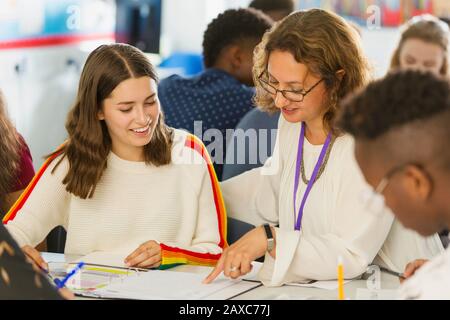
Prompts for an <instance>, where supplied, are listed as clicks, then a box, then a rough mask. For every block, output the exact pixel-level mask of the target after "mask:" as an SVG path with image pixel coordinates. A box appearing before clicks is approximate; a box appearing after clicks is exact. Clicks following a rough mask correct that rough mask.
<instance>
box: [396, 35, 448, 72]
mask: <svg viewBox="0 0 450 320" xmlns="http://www.w3.org/2000/svg"><path fill="white" fill-rule="evenodd" d="M444 61H445V52H444V50H442V48H441V47H440V46H438V45H437V44H433V43H429V42H425V41H423V40H420V39H414V38H412V39H408V40H406V41H405V43H404V44H403V46H402V49H401V51H400V67H401V68H402V69H412V70H421V71H424V72H432V73H434V74H436V75H440V72H441V69H442V67H443V65H444Z"/></svg>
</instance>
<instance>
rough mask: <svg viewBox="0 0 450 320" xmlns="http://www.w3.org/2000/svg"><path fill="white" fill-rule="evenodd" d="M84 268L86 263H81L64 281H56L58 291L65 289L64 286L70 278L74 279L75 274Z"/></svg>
mask: <svg viewBox="0 0 450 320" xmlns="http://www.w3.org/2000/svg"><path fill="white" fill-rule="evenodd" d="M83 266H84V262H80V263H78V264H77V265H76V267H75V268H73V269H72V271H70V272H69V273H68V274H67V275H66V276H65V277H64V279H62V280H59V279H55V280H54V282H55V284H56V287H57V288H58V289H61V288H62V287H64V286H65V285H66V282H67V281H68V280H69V279H70V278H72V277H73V276H74V275H75V273H77V272H78V271H80V269H81V268H83Z"/></svg>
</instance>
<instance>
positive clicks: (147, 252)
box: [125, 240, 161, 268]
mask: <svg viewBox="0 0 450 320" xmlns="http://www.w3.org/2000/svg"><path fill="white" fill-rule="evenodd" d="M125 264H126V265H127V266H129V267H138V268H157V267H159V266H160V265H161V246H160V245H159V243H158V242H156V241H154V240H150V241H147V242H144V243H143V244H141V245H140V246H139V247H138V248H137V249H136V250H134V251H133V252H132V253H131V254H130V255H129V256H128V257H126V258H125Z"/></svg>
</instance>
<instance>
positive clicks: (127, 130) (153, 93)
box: [98, 77, 160, 161]
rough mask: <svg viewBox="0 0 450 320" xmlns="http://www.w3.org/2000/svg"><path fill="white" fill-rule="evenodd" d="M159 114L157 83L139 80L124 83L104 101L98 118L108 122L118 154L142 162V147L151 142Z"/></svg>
mask: <svg viewBox="0 0 450 320" xmlns="http://www.w3.org/2000/svg"><path fill="white" fill-rule="evenodd" d="M159 114H160V105H159V100H158V96H157V90H156V82H155V80H153V79H151V78H150V77H140V78H130V79H127V80H125V81H122V82H121V83H120V84H119V85H118V86H117V87H116V88H115V89H114V90H113V91H112V92H111V94H110V96H109V97H108V98H106V99H105V100H104V101H103V106H102V109H101V111H100V112H99V114H98V117H99V119H100V120H104V121H105V124H106V126H107V128H108V132H109V135H110V137H111V141H112V151H113V152H114V153H115V154H116V155H118V156H119V157H121V158H123V159H125V160H131V161H143V160H144V158H143V148H144V146H145V145H147V144H148V143H150V140H151V139H152V136H153V133H154V130H155V127H156V125H157V123H158V119H159Z"/></svg>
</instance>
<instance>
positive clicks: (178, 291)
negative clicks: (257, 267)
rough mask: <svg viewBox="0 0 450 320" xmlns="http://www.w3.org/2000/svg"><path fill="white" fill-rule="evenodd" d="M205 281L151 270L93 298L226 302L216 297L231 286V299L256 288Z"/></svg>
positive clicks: (241, 283) (247, 284)
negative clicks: (214, 300) (212, 299)
mask: <svg viewBox="0 0 450 320" xmlns="http://www.w3.org/2000/svg"><path fill="white" fill-rule="evenodd" d="M204 278H205V276H204V275H203V274H194V273H188V272H177V271H167V270H164V271H162V270H151V271H149V272H145V273H139V274H137V275H134V276H129V277H127V278H125V279H122V280H120V281H115V282H114V283H112V284H110V285H108V286H106V287H104V288H101V289H98V290H96V291H95V294H96V295H97V296H98V297H104V298H122V299H138V300H147V299H155V300H158V299H165V300H174V299H180V300H201V299H210V298H211V297H213V296H214V298H217V299H226V298H227V297H224V296H221V295H220V294H219V293H220V291H221V290H224V289H227V288H230V287H232V286H234V289H235V290H234V291H233V295H234V294H238V293H239V292H243V291H245V290H248V289H249V288H252V287H256V286H258V285H259V284H257V283H252V282H245V281H241V280H229V279H225V278H224V277H223V276H220V277H218V278H217V279H216V280H215V281H214V282H213V283H210V284H203V283H202V281H203V279H204ZM230 294H231V293H230ZM228 298H229V297H228Z"/></svg>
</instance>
